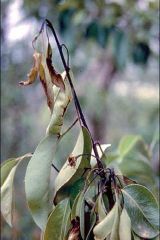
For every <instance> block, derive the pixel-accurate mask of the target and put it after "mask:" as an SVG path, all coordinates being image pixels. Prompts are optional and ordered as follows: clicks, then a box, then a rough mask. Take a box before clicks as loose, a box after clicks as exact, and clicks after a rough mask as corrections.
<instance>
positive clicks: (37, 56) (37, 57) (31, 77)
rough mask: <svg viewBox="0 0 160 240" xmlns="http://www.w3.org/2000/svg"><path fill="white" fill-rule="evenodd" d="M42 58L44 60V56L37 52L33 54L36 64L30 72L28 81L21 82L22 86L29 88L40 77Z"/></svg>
mask: <svg viewBox="0 0 160 240" xmlns="http://www.w3.org/2000/svg"><path fill="white" fill-rule="evenodd" d="M41 58H42V55H41V54H40V53H38V52H35V53H34V54H33V59H34V64H33V67H32V68H31V70H30V72H29V73H28V74H27V77H28V79H27V80H26V81H21V82H19V84H20V85H23V86H27V85H30V84H32V83H33V82H34V81H35V80H36V78H37V76H38V71H39V67H40V63H41Z"/></svg>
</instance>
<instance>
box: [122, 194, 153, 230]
mask: <svg viewBox="0 0 160 240" xmlns="http://www.w3.org/2000/svg"><path fill="white" fill-rule="evenodd" d="M122 191H123V192H125V194H126V195H127V196H128V197H129V198H130V199H131V200H132V201H133V202H134V203H135V205H136V206H137V208H138V209H139V210H140V212H141V213H142V215H143V216H144V218H145V219H146V220H147V222H148V223H149V224H150V225H151V226H152V227H153V229H155V228H154V226H153V225H152V223H151V222H150V221H149V220H148V218H147V217H146V215H145V214H144V213H143V211H142V209H141V208H140V207H139V205H138V204H137V202H136V200H135V199H134V198H133V197H131V196H130V195H129V193H127V192H126V191H125V190H122ZM155 230H156V229H155Z"/></svg>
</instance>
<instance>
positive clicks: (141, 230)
mask: <svg viewBox="0 0 160 240" xmlns="http://www.w3.org/2000/svg"><path fill="white" fill-rule="evenodd" d="M122 193H123V198H124V206H125V208H126V210H127V213H128V215H129V217H130V219H131V223H132V229H133V230H134V232H135V233H136V234H137V235H138V236H140V237H142V238H154V237H156V236H157V235H158V227H159V209H158V204H157V202H156V199H155V198H154V196H153V195H152V193H151V192H150V191H149V190H148V189H147V188H146V187H144V186H141V185H138V184H131V185H128V186H126V187H125V188H124V189H122ZM135 223H136V224H135Z"/></svg>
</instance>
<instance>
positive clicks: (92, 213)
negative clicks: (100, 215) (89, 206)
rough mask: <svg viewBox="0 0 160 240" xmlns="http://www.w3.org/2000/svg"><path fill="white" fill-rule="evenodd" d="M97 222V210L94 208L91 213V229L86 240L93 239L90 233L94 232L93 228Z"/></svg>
mask: <svg viewBox="0 0 160 240" xmlns="http://www.w3.org/2000/svg"><path fill="white" fill-rule="evenodd" d="M95 223H96V214H95V211H94V210H92V211H91V214H90V229H89V231H88V234H87V237H86V240H90V239H91V238H90V235H91V232H92V229H93V227H94V225H95Z"/></svg>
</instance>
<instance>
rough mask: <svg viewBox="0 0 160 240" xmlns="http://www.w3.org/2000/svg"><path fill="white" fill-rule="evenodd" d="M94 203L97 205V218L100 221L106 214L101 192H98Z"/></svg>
mask: <svg viewBox="0 0 160 240" xmlns="http://www.w3.org/2000/svg"><path fill="white" fill-rule="evenodd" d="M96 205H97V206H96V208H97V214H98V219H99V221H100V222H101V221H102V220H103V219H104V218H105V217H106V215H107V213H106V209H105V206H104V202H103V198H102V193H100V194H99V196H98V198H97V204H96Z"/></svg>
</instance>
